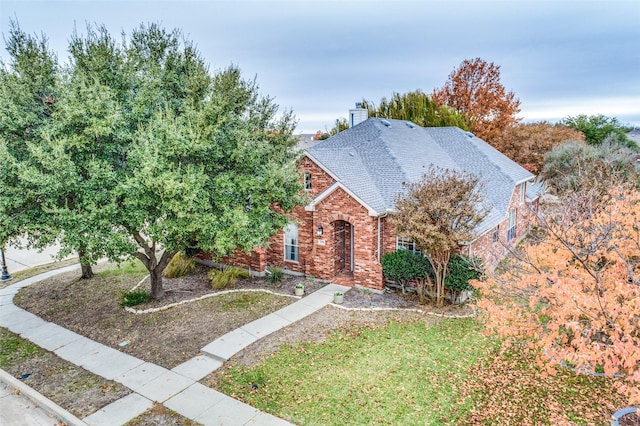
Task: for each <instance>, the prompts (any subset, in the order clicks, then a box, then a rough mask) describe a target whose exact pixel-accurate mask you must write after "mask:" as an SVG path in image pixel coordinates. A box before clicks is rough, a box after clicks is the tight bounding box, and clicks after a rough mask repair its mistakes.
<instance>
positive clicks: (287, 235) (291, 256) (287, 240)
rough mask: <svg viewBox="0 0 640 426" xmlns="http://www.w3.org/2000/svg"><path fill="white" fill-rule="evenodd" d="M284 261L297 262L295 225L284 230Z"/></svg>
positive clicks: (292, 224) (296, 227)
mask: <svg viewBox="0 0 640 426" xmlns="http://www.w3.org/2000/svg"><path fill="white" fill-rule="evenodd" d="M284 260H289V261H292V262H297V261H298V225H296V224H295V223H290V224H289V225H287V226H286V227H285V228H284Z"/></svg>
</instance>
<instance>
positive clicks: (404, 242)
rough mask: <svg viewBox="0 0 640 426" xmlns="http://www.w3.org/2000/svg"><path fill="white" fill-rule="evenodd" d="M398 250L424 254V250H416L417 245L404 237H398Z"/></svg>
mask: <svg viewBox="0 0 640 426" xmlns="http://www.w3.org/2000/svg"><path fill="white" fill-rule="evenodd" d="M396 250H409V251H410V252H413V253H420V254H422V250H419V249H418V248H416V243H415V242H413V241H410V240H409V239H407V238H404V237H396Z"/></svg>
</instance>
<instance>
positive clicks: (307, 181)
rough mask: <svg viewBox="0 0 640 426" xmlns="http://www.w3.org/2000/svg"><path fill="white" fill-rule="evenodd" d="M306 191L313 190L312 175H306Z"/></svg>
mask: <svg viewBox="0 0 640 426" xmlns="http://www.w3.org/2000/svg"><path fill="white" fill-rule="evenodd" d="M304 190H305V191H310V190H311V173H305V174H304Z"/></svg>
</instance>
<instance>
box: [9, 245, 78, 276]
mask: <svg viewBox="0 0 640 426" xmlns="http://www.w3.org/2000/svg"><path fill="white" fill-rule="evenodd" d="M59 248H60V247H59V246H58V245H54V246H50V247H47V248H46V249H44V250H36V249H23V248H18V247H12V246H9V245H7V246H6V247H5V252H4V255H5V259H6V260H7V270H8V271H9V273H10V274H13V273H14V272H18V271H21V270H23V269H28V268H32V267H34V266H38V265H43V264H45V263H51V262H53V261H54V260H55V259H54V257H55V255H56V254H57V253H58V250H59ZM70 257H73V256H70Z"/></svg>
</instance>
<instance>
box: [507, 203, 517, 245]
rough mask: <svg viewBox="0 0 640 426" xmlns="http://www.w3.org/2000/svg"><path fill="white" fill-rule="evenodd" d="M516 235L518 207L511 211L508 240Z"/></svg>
mask: <svg viewBox="0 0 640 426" xmlns="http://www.w3.org/2000/svg"><path fill="white" fill-rule="evenodd" d="M515 237H516V209H513V210H511V211H510V212H509V229H508V230H507V241H511V240H513V239H514V238H515Z"/></svg>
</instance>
